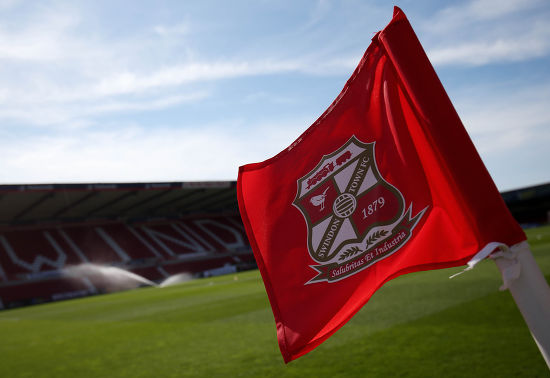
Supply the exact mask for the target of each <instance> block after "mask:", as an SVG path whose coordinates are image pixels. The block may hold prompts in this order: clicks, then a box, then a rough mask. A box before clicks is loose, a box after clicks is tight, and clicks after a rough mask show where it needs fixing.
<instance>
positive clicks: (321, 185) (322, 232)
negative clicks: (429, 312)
mask: <svg viewBox="0 0 550 378" xmlns="http://www.w3.org/2000/svg"><path fill="white" fill-rule="evenodd" d="M374 148H375V142H373V143H363V142H361V141H359V140H358V139H357V138H356V137H355V136H352V137H351V138H350V139H349V140H348V142H346V143H345V144H344V145H343V146H342V147H340V148H339V149H338V150H336V151H334V152H333V153H331V154H329V155H324V156H323V157H322V158H321V160H320V161H319V163H318V164H317V166H316V167H315V168H314V169H313V170H312V171H310V172H309V173H308V174H306V175H305V176H303V177H302V178H300V179H299V180H298V191H297V194H296V198H295V199H294V202H293V205H294V206H295V207H297V208H298V209H299V210H300V212H301V213H302V215H303V217H304V219H305V222H306V225H307V231H308V236H307V245H308V251H309V255H310V256H311V258H312V259H313V260H314V261H315V262H316V263H318V264H320V265H313V266H312V268H314V269H316V270H317V271H318V272H320V273H321V274H320V275H319V276H317V277H315V278H314V279H313V280H312V281H313V282H314V281H319V280H327V281H333V280H338V279H341V278H344V277H347V276H349V275H350V274H353V273H354V272H355V271H358V270H361V269H364V268H366V267H367V266H369V265H372V264H373V263H374V262H376V261H377V260H379V259H381V258H383V257H386V256H389V255H390V254H391V253H390V252H394V251H396V250H397V249H399V247H400V246H401V245H403V244H404V243H405V242H406V240H408V237H409V236H410V230H411V229H412V228H413V227H414V225H415V224H416V222H417V221H418V220H419V219H420V217H421V216H422V214H423V212H424V210H423V211H422V212H421V213H419V214H417V216H416V217H415V218H414V219H410V211H411V209H410V208H409V210H408V211H407V212H405V199H404V198H403V195H402V194H401V192H400V191H399V190H398V189H397V188H396V187H394V186H393V185H391V184H390V183H388V182H387V181H386V180H385V179H384V178H383V177H382V175H381V174H380V171H379V170H378V166H377V164H376V159H375V154H374ZM406 215H408V216H406ZM411 222H412V223H411ZM397 226H399V227H397ZM402 229H406V230H408V232H406V233H405V234H403V235H401V236H400V237H398V239H399V240H397V241H395V239H394V238H395V237H396V236H397V235H399V234H398V233H397V231H398V230H402ZM390 239H391V241H392V242H393V244H392V246H391V247H388V248H387V249H386V252H388V253H383V252H381V251H379V253H378V255H377V256H374V255H372V256H371V257H370V258H369V260H368V261H365V257H366V256H367V254H368V252H371V251H373V248H374V247H376V246H380V245H381V242H383V241H390ZM374 251H375V252H376V250H374ZM367 262H370V263H368V264H366V263H367ZM349 263H356V264H352V265H349ZM344 264H345V266H346V268H345V269H344V270H345V272H341V273H342V274H335V273H334V271H335V269H337V268H341V267H342V266H344ZM357 264H359V265H357ZM355 265H357V266H355ZM348 268H349V269H348ZM359 268H361V269H359ZM346 269H347V270H346ZM331 275H333V276H334V277H331ZM312 281H310V282H312Z"/></svg>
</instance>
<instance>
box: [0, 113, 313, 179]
mask: <svg viewBox="0 0 550 378" xmlns="http://www.w3.org/2000/svg"><path fill="white" fill-rule="evenodd" d="M300 121H303V120H297V121H291V122H288V123H286V124H284V123H282V122H280V123H277V124H276V125H275V124H273V125H270V124H263V125H257V127H256V128H255V129H254V130H251V131H248V132H247V136H248V137H249V138H250V139H247V138H243V135H242V133H240V132H238V131H237V132H236V131H235V130H236V129H238V127H235V126H238V125H239V122H238V121H227V122H226V123H224V124H223V125H221V126H218V125H202V126H200V127H199V126H197V127H195V128H193V129H191V130H190V129H183V128H181V129H174V128H156V129H153V130H147V129H146V128H143V127H139V126H121V125H116V127H113V128H111V129H109V131H103V132H97V131H89V130H87V131H84V132H80V133H78V134H71V133H60V134H57V135H49V136H33V137H31V138H27V139H25V140H24V141H22V142H20V143H17V144H14V143H13V141H10V140H9V139H4V138H0V182H2V183H21V182H24V183H45V182H50V183H51V182H73V183H74V182H92V181H94V182H96V181H99V182H135V181H174V180H182V181H188V180H220V179H222V180H234V179H236V177H237V168H238V167H239V165H242V164H245V163H251V162H255V161H260V160H264V159H267V158H268V157H271V156H272V155H275V154H276V153H278V152H279V151H281V150H283V149H284V148H286V147H287V146H288V145H289V144H290V143H291V142H292V141H293V140H292V139H291V138H292V137H291V138H290V139H289V135H291V136H292V135H293V136H294V138H295V137H298V135H299V134H300V133H301V129H302V128H303V124H305V123H304V122H300ZM231 125H232V126H231ZM250 140H255V141H256V143H251V142H250Z"/></svg>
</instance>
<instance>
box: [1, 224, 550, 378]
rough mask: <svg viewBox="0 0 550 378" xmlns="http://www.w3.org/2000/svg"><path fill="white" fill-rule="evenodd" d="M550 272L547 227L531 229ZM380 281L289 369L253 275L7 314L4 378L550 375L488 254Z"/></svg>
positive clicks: (4, 315) (532, 239)
mask: <svg viewBox="0 0 550 378" xmlns="http://www.w3.org/2000/svg"><path fill="white" fill-rule="evenodd" d="M528 234H529V240H530V243H531V246H532V250H533V253H534V255H535V258H536V260H537V262H538V263H539V266H540V267H541V269H542V271H543V272H544V274H545V275H546V276H547V277H548V276H549V275H550V227H544V228H539V229H533V230H529V231H528ZM459 270H461V268H454V269H448V270H438V271H430V272H421V273H414V274H409V275H405V276H402V277H399V278H397V279H395V280H393V281H391V282H389V283H388V284H386V285H385V286H384V287H382V288H381V289H380V290H379V291H378V292H377V293H376V294H375V295H374V296H373V298H372V299H371V301H370V302H369V303H368V304H367V305H366V306H365V307H364V308H363V309H362V310H361V311H360V312H359V313H358V314H357V315H356V316H355V317H354V318H353V319H352V320H351V321H350V322H349V323H348V324H347V325H346V326H344V327H343V328H342V329H341V330H339V331H338V332H337V333H336V334H335V335H334V336H333V337H332V338H330V339H329V340H327V341H326V342H325V343H324V344H322V345H321V346H319V347H318V348H317V349H316V350H314V351H313V352H311V353H309V354H308V355H306V356H303V357H301V358H299V359H298V360H296V361H294V362H292V363H290V364H289V365H285V364H284V363H283V361H282V357H281V356H280V353H279V349H278V346H277V341H276V335H275V324H274V321H273V315H272V313H271V309H270V307H269V303H268V300H267V296H266V294H265V290H264V287H263V283H262V281H261V278H260V276H259V273H258V272H257V271H252V272H246V273H242V274H238V275H230V276H224V277H217V278H214V279H204V280H196V281H191V282H188V283H185V284H181V285H178V286H173V287H167V288H163V289H156V288H146V289H139V290H133V291H128V292H124V293H117V294H110V295H103V296H96V297H89V298H84V299H78V300H71V301H65V302H58V303H51V304H44V305H39V306H33V307H27V308H21V309H15V310H5V311H1V312H0V338H1V341H0V377H10V378H11V377H94V378H97V377H133V378H135V377H221V376H224V377H225V376H227V377H278V378H279V377H358V376H368V377H395V376H398V377H441V376H445V377H472V376H477V377H507V376H510V377H548V376H550V374H549V371H548V369H547V367H546V365H545V363H544V361H543V359H542V357H541V356H540V353H539V352H538V349H537V347H536V345H535V343H534V342H533V340H532V338H531V336H530V334H529V331H528V329H527V327H526V325H525V323H524V321H523V319H522V318H521V315H520V314H519V311H518V310H517V308H516V306H515V304H514V302H513V300H512V298H511V296H510V294H509V293H508V292H499V291H498V287H499V286H500V285H501V279H500V275H499V273H498V270H497V269H496V266H495V264H494V263H493V262H491V261H484V262H482V263H480V264H479V265H478V266H477V267H476V268H475V269H474V270H473V271H470V272H467V273H465V274H463V275H461V276H459V277H457V278H455V279H452V280H449V279H448V277H449V275H450V274H452V273H455V272H457V271H459Z"/></svg>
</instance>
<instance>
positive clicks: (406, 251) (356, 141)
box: [237, 7, 526, 362]
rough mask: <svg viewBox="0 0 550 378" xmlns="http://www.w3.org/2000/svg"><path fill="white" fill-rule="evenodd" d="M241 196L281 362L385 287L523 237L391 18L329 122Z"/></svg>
mask: <svg viewBox="0 0 550 378" xmlns="http://www.w3.org/2000/svg"><path fill="white" fill-rule="evenodd" d="M237 195H238V201H239V209H240V212H241V217H242V219H243V223H244V225H245V229H246V232H247V235H248V238H249V240H250V244H251V246H252V249H253V252H254V256H255V258H256V261H257V263H258V267H259V269H260V272H261V275H262V278H263V280H264V284H265V287H266V291H267V294H268V297H269V300H270V303H271V306H272V309H273V314H274V317H275V322H276V327H277V337H278V341H279V346H280V349H281V353H282V355H283V358H284V360H285V362H289V361H291V360H293V359H296V358H298V357H300V356H302V355H303V354H305V353H307V352H309V351H311V350H312V349H314V348H315V347H316V346H318V345H319V344H320V343H322V342H323V341H325V340H326V339H327V338H328V337H330V336H331V335H332V334H333V333H334V332H336V330H338V329H339V328H340V327H342V326H343V325H344V324H345V323H346V322H347V321H348V320H349V319H350V318H351V317H352V316H353V315H354V314H355V313H356V312H357V311H358V310H359V309H361V307H362V306H363V305H365V303H366V302H367V301H368V300H369V298H370V297H371V296H372V294H373V293H374V292H375V291H376V290H377V289H378V288H380V287H381V286H382V285H383V284H384V283H385V282H387V281H389V280H391V279H393V278H395V277H397V276H399V275H401V274H405V273H410V272H415V271H421V270H429V269H439V268H446V267H453V266H459V265H464V264H465V263H466V262H467V261H468V260H469V259H470V258H471V257H472V256H474V255H475V254H476V253H477V252H478V251H480V250H482V249H483V248H485V247H486V246H487V245H490V243H502V244H506V245H509V246H510V245H514V244H517V243H519V242H521V241H523V240H525V239H526V237H525V234H524V233H523V231H522V230H521V228H520V227H519V225H518V224H517V222H516V221H515V220H514V219H513V218H512V216H511V214H510V213H509V211H508V209H507V208H506V205H505V204H504V202H503V200H502V198H501V196H500V194H499V192H498V190H497V188H496V186H495V185H494V183H493V181H492V179H491V177H490V175H489V173H488V172H487V170H486V168H485V166H484V165H483V163H482V161H481V159H480V157H479V155H478V153H477V151H476V150H475V147H474V145H473V144H472V142H471V140H470V138H469V136H468V134H467V132H466V130H465V129H464V126H463V125H462V123H461V121H460V119H459V117H458V115H457V113H456V111H455V110H454V107H453V106H452V103H451V101H450V99H449V98H448V96H447V94H446V93H445V90H444V88H443V86H442V85H441V83H440V81H439V79H438V77H437V75H436V73H435V71H434V69H433V67H432V66H431V64H430V62H429V60H428V58H427V56H426V54H425V53H424V51H423V49H422V46H421V45H420V42H419V41H418V39H417V37H416V35H415V33H414V31H413V29H412V27H411V26H410V24H409V22H408V20H407V18H406V16H405V15H404V13H403V12H402V11H401V10H400V9H399V8H397V7H396V8H395V10H394V16H393V19H392V20H391V22H390V23H389V24H388V25H387V26H386V27H385V28H384V29H383V30H382V31H380V32H378V33H377V34H376V35H375V36H374V38H373V39H372V43H371V44H370V46H369V47H368V49H367V51H366V53H365V54H364V56H363V58H362V59H361V61H360V63H359V65H358V67H357V68H356V69H355V71H354V73H353V74H352V76H351V78H350V79H349V80H348V82H347V83H346V85H345V87H344V89H343V90H342V92H341V93H340V95H339V96H338V97H337V98H336V100H335V101H334V102H333V104H332V105H331V106H330V107H329V108H328V109H327V110H326V111H325V112H324V113H323V115H322V116H321V117H320V118H319V119H318V120H317V121H316V122H315V123H314V124H313V125H312V126H311V127H309V128H308V129H307V130H306V131H305V132H304V133H303V134H302V135H301V136H300V137H299V138H298V139H297V140H296V141H295V142H294V143H293V144H292V145H291V146H290V147H288V148H287V149H286V150H284V151H282V152H281V153H279V154H278V155H276V156H275V157H273V158H271V159H269V160H266V161H264V162H261V163H256V164H249V165H245V166H242V167H240V169H239V177H238V182H237Z"/></svg>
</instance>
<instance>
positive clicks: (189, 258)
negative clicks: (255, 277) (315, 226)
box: [0, 182, 255, 308]
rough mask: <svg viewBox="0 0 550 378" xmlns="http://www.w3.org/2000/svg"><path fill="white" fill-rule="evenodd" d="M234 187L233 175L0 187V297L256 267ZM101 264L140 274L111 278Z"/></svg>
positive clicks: (20, 298)
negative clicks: (120, 280) (218, 178)
mask: <svg viewBox="0 0 550 378" xmlns="http://www.w3.org/2000/svg"><path fill="white" fill-rule="evenodd" d="M235 189H236V183H235V182H191V183H189V182H176V183H148V184H139V183H138V184H70V185H61V184H53V185H0V209H1V211H0V303H1V304H2V306H3V307H5V308H10V307H16V306H20V305H26V304H33V303H42V302H47V301H52V300H58V299H66V298H73V297H79V296H84V295H91V294H97V293H103V292H110V291H114V290H120V289H125V288H130V287H135V286H136V282H137V283H138V284H141V283H147V282H148V281H154V282H155V283H159V282H161V281H163V280H165V279H166V278H168V277H170V276H173V275H178V274H181V273H187V274H189V275H193V276H195V277H199V276H205V275H210V274H215V273H216V272H230V271H237V270H243V269H250V268H253V267H255V263H254V258H253V255H252V252H251V249H250V246H249V244H248V241H247V239H246V234H245V232H244V228H243V226H242V223H241V219H240V216H239V214H238V206H237V201H236V192H235ZM75 267H83V268H82V269H80V268H78V269H76V270H75V269H74V268H75ZM105 267H111V268H112V269H116V270H109V274H111V273H112V272H119V273H120V272H122V274H124V275H128V276H131V275H132V274H135V275H138V276H137V277H139V279H140V280H141V281H133V284H134V286H128V287H125V286H124V285H122V284H117V285H113V282H111V281H110V280H109V279H107V278H106V276H105V274H106V273H105V272H106V270H105V269H103V268H105ZM2 306H0V308H1V307H2Z"/></svg>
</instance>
